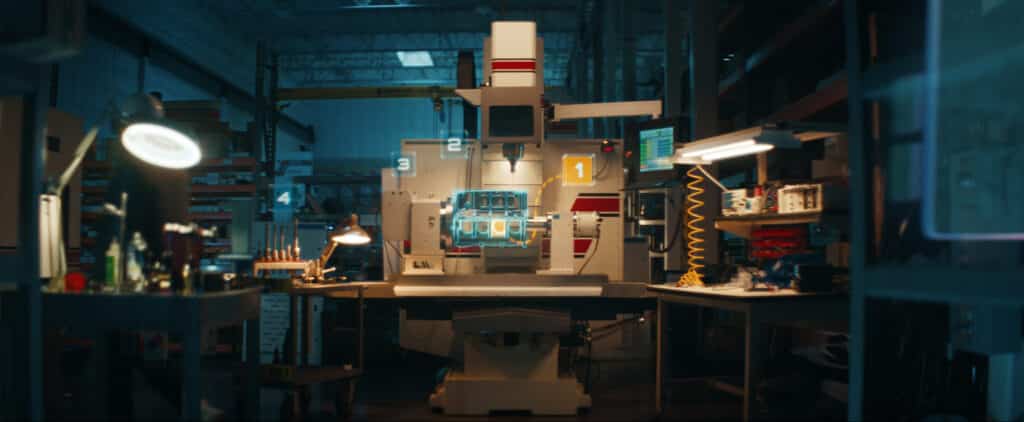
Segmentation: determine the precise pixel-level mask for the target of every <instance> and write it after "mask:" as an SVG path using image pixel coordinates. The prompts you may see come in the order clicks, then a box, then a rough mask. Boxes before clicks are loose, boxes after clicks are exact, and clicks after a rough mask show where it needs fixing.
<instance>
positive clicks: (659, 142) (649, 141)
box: [639, 125, 676, 173]
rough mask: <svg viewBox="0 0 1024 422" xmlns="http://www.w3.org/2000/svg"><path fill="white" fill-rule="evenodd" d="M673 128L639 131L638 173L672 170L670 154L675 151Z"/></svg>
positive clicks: (665, 127)
mask: <svg viewBox="0 0 1024 422" xmlns="http://www.w3.org/2000/svg"><path fill="white" fill-rule="evenodd" d="M675 129H676V128H675V126H673V125H668V126H664V127H653V128H650V129H641V130H640V134H639V144H640V172H641V173H648V172H652V171H664V170H672V153H673V152H674V151H675V148H674V144H675V137H674V136H675Z"/></svg>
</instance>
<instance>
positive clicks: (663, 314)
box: [654, 299, 668, 415]
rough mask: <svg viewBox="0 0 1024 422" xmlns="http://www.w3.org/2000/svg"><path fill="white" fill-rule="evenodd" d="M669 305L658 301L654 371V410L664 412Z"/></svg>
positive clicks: (659, 412)
mask: <svg viewBox="0 0 1024 422" xmlns="http://www.w3.org/2000/svg"><path fill="white" fill-rule="evenodd" d="M667 355H668V303H665V301H663V300H661V299H658V338H657V346H656V351H655V369H654V410H655V412H657V413H658V414H659V415H661V414H662V412H664V410H665V409H664V404H663V403H662V401H663V400H664V395H665V391H664V389H665V388H664V385H665V373H666V372H667V371H668V359H667Z"/></svg>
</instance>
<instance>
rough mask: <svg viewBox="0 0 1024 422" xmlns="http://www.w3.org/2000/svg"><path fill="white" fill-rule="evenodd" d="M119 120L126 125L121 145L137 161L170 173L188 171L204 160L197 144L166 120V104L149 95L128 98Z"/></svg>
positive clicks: (122, 133) (123, 105)
mask: <svg viewBox="0 0 1024 422" xmlns="http://www.w3.org/2000/svg"><path fill="white" fill-rule="evenodd" d="M120 118H121V120H122V121H123V122H125V123H126V124H127V125H126V127H125V128H124V130H123V131H122V132H121V145H122V146H124V149H125V150H127V151H128V152H129V153H131V154H132V155H133V156H135V157H136V158H138V159H140V160H142V161H145V162H146V163H149V164H152V165H155V166H158V167H163V168H170V169H185V168H189V167H192V166H195V165H196V164H199V160H200V159H202V152H201V151H200V150H199V145H198V144H197V143H196V141H195V140H194V139H192V137H191V136H188V135H186V134H185V133H183V132H181V131H179V130H177V129H175V128H174V127H173V125H171V124H170V123H169V122H168V121H167V120H166V119H165V118H164V106H163V103H162V102H161V101H160V100H158V99H157V98H155V97H153V96H151V95H147V94H136V95H132V96H131V97H128V98H127V99H125V101H124V102H123V104H122V106H121V110H120Z"/></svg>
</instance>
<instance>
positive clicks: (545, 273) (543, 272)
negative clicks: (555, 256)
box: [537, 268, 576, 276]
mask: <svg viewBox="0 0 1024 422" xmlns="http://www.w3.org/2000/svg"><path fill="white" fill-rule="evenodd" d="M537 275H540V276H552V275H576V271H573V270H572V269H571V268H570V269H561V270H559V269H552V270H537Z"/></svg>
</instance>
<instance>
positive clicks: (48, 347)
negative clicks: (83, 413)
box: [43, 328, 65, 419]
mask: <svg viewBox="0 0 1024 422" xmlns="http://www.w3.org/2000/svg"><path fill="white" fill-rule="evenodd" d="M43 335H44V336H45V338H44V343H43V344H44V345H45V346H44V347H43V353H45V355H44V358H43V374H44V375H45V377H46V378H45V382H44V383H43V396H44V397H45V400H44V402H43V408H44V409H45V411H46V416H47V417H48V418H53V419H58V418H61V414H62V412H61V411H62V410H63V407H64V404H65V403H64V377H63V376H62V374H61V371H60V368H61V355H62V353H61V352H63V350H64V336H63V335H61V332H60V330H59V329H56V328H50V329H44V330H43Z"/></svg>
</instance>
